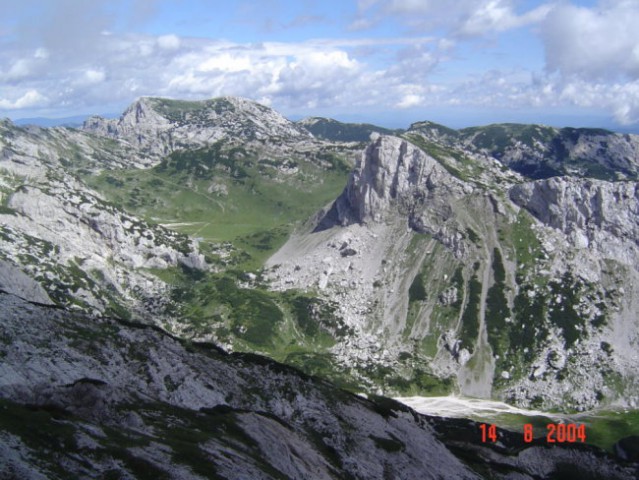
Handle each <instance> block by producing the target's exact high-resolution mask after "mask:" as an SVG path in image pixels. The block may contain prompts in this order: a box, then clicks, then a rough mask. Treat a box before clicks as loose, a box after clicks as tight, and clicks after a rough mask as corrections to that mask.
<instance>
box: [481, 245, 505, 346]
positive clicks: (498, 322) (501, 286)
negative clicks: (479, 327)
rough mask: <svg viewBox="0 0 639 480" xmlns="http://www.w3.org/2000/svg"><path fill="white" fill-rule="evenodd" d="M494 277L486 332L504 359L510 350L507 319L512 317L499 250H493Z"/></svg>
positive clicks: (491, 343) (486, 319)
mask: <svg viewBox="0 0 639 480" xmlns="http://www.w3.org/2000/svg"><path fill="white" fill-rule="evenodd" d="M492 268H493V277H494V279H495V283H494V284H493V285H492V286H491V287H490V288H489V289H488V292H487V295H486V315H485V321H486V331H487V334H488V343H490V346H491V347H492V349H493V353H494V354H495V355H499V356H500V357H502V356H503V355H504V353H505V352H506V351H507V350H508V333H507V329H506V325H507V324H506V319H508V318H509V317H510V316H511V312H510V308H509V307H508V300H507V298H506V293H505V290H506V282H505V281H506V272H505V270H504V264H503V261H502V257H501V253H500V251H499V249H498V248H496V247H495V248H494V250H493V263H492Z"/></svg>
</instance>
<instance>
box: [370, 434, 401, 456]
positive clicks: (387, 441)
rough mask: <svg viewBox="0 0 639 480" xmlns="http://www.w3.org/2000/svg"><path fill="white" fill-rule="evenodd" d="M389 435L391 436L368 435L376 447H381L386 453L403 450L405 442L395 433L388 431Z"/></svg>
mask: <svg viewBox="0 0 639 480" xmlns="http://www.w3.org/2000/svg"><path fill="white" fill-rule="evenodd" d="M389 436H390V437H391V438H382V437H376V436H375V435H369V436H368V437H369V438H370V439H371V440H373V442H375V446H376V447H377V448H381V449H382V450H385V451H387V452H388V453H397V452H403V451H404V450H405V449H406V444H405V443H404V442H402V441H401V440H399V439H398V438H397V437H396V436H395V435H393V434H392V433H390V434H389Z"/></svg>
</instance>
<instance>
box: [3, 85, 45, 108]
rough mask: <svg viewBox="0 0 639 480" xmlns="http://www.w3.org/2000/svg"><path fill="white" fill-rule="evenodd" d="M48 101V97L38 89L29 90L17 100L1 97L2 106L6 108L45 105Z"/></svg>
mask: <svg viewBox="0 0 639 480" xmlns="http://www.w3.org/2000/svg"><path fill="white" fill-rule="evenodd" d="M46 103H47V98H46V97H45V96H44V95H42V94H41V93H40V92H38V91H37V90H28V91H27V92H25V93H24V94H23V95H22V96H21V97H19V98H17V99H15V100H9V99H6V98H0V108H4V109H6V110H19V109H22V108H30V107H43V106H45V105H46Z"/></svg>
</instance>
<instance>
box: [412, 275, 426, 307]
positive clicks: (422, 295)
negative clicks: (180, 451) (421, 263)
mask: <svg viewBox="0 0 639 480" xmlns="http://www.w3.org/2000/svg"><path fill="white" fill-rule="evenodd" d="M427 298H428V295H427V294H426V287H425V285H424V279H423V278H422V276H421V274H419V273H417V275H415V278H414V279H413V282H412V283H411V284H410V287H409V289H408V301H409V302H411V303H412V302H423V301H425V300H426V299H427Z"/></svg>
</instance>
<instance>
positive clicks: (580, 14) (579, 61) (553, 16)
mask: <svg viewBox="0 0 639 480" xmlns="http://www.w3.org/2000/svg"><path fill="white" fill-rule="evenodd" d="M637 25H639V2H636V1H617V2H613V1H607V2H601V3H600V4H599V6H598V7H596V8H585V7H578V6H575V5H568V4H566V5H560V6H557V7H556V8H554V9H553V10H552V11H551V12H550V14H549V15H548V17H547V19H546V21H545V22H544V24H543V29H542V40H543V42H544V45H545V50H546V62H547V68H548V69H549V70H550V71H557V72H560V73H562V74H565V75H573V74H574V75H580V76H583V77H585V78H591V79H601V78H613V79H614V78H617V79H618V78H620V77H626V78H636V77H637V75H639V28H637Z"/></svg>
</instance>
